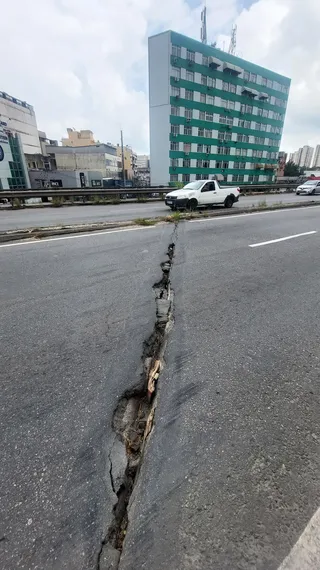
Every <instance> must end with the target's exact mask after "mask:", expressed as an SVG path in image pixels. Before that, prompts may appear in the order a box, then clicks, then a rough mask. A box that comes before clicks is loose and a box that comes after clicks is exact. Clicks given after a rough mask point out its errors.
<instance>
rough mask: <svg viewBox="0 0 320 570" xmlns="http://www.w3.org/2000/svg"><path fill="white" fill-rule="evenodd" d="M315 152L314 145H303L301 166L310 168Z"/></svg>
mask: <svg viewBox="0 0 320 570" xmlns="http://www.w3.org/2000/svg"><path fill="white" fill-rule="evenodd" d="M313 152H314V148H313V147H312V146H308V145H305V146H304V147H302V150H301V157H300V162H299V166H301V167H302V168H303V167H304V168H310V167H311V163H312V157H313Z"/></svg>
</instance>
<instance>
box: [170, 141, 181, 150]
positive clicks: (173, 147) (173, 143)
mask: <svg viewBox="0 0 320 570" xmlns="http://www.w3.org/2000/svg"><path fill="white" fill-rule="evenodd" d="M170 150H179V143H178V142H176V141H171V143H170Z"/></svg>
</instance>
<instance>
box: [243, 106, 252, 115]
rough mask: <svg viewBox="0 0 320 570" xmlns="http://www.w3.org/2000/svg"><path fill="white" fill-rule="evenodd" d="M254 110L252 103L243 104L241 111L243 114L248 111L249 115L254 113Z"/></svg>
mask: <svg viewBox="0 0 320 570" xmlns="http://www.w3.org/2000/svg"><path fill="white" fill-rule="evenodd" d="M252 111H253V107H252V105H241V107H240V113H241V114H242V115H243V114H244V113H247V114H248V115H252Z"/></svg>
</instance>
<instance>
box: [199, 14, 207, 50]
mask: <svg viewBox="0 0 320 570" xmlns="http://www.w3.org/2000/svg"><path fill="white" fill-rule="evenodd" d="M200 37H201V41H202V43H203V44H206V43H207V7H206V5H204V7H203V10H202V12H201V30H200Z"/></svg>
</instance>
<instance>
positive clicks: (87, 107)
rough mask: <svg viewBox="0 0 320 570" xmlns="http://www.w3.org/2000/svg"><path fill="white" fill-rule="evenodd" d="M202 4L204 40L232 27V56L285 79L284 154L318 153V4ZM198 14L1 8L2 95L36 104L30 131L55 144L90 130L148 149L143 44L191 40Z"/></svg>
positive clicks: (85, 6) (108, 4)
mask: <svg viewBox="0 0 320 570" xmlns="http://www.w3.org/2000/svg"><path fill="white" fill-rule="evenodd" d="M239 6H240V0H207V7H208V31H209V36H210V40H215V39H217V37H219V41H220V45H221V42H222V41H223V39H224V41H225V42H226V43H225V45H226V46H227V45H228V41H229V38H228V37H226V36H225V35H224V36H223V35H222V34H227V33H228V31H229V30H230V28H231V25H232V23H233V22H235V21H236V22H237V24H238V44H237V50H238V52H239V54H240V55H241V56H242V57H244V58H246V59H249V60H251V61H254V62H255V63H258V64H261V65H264V66H268V67H270V68H271V69H273V70H274V71H278V72H279V73H283V74H284V75H288V76H289V77H292V79H293V83H292V90H291V95H290V103H289V107H288V114H287V120H286V126H285V134H284V140H283V145H282V146H283V148H286V149H287V150H292V149H294V148H296V147H298V146H301V145H302V144H307V143H309V144H313V145H315V144H317V143H318V142H320V136H319V138H318V122H319V123H320V119H318V116H319V102H318V101H319V100H320V97H319V95H320V79H319V77H320V76H319V70H320V69H319V67H320V64H319V63H318V59H319V55H320V37H319V34H318V29H319V24H320V21H319V20H320V6H319V5H318V2H317V0H304V2H302V0H258V1H256V2H255V3H253V4H252V5H251V7H250V8H249V9H241V8H239ZM200 10H201V8H200V6H199V5H198V6H197V7H194V8H191V7H190V6H189V4H188V2H187V0H174V2H172V1H171V0H170V1H169V0H161V1H160V2H159V0H120V2H116V0H91V1H90V2H88V1H87V0H33V1H32V2H31V3H29V4H28V5H26V3H25V2H23V0H15V2H6V3H5V5H4V7H3V8H2V18H3V21H5V22H6V25H5V26H3V27H2V45H5V46H6V50H5V57H3V58H2V64H1V85H0V89H2V90H4V91H7V92H9V93H11V94H13V95H15V96H16V97H19V98H21V99H25V100H27V101H28V102H30V103H31V104H33V105H34V107H35V110H36V114H37V120H38V126H39V128H40V129H42V130H45V131H46V132H47V134H48V136H50V137H55V138H58V139H60V138H61V137H62V136H64V135H65V130H66V128H67V127H70V126H71V127H76V128H91V129H92V130H93V131H94V134H95V136H96V138H98V139H99V140H102V141H112V142H118V141H119V130H120V128H123V130H124V134H125V142H126V143H129V144H132V145H133V146H134V148H135V149H136V150H137V151H140V152H144V151H147V150H148V146H149V145H148V101H147V41H146V40H147V36H148V34H150V33H156V32H159V31H162V30H164V29H168V28H171V29H175V30H177V31H179V32H181V33H185V34H186V35H190V36H192V37H195V38H198V37H199V28H200Z"/></svg>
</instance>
